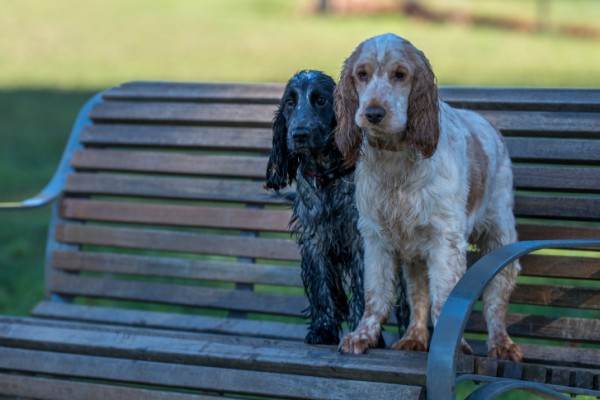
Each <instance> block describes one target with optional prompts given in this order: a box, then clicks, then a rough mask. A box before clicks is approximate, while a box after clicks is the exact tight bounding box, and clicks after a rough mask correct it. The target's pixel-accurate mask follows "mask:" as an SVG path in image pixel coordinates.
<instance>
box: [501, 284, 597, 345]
mask: <svg viewBox="0 0 600 400" xmlns="http://www.w3.org/2000/svg"><path fill="white" fill-rule="evenodd" d="M510 302H511V303H518V304H535V305H543V306H554V307H571V308H581V309H590V310H600V289H594V288H583V287H571V286H545V285H528V284H517V287H516V288H515V290H514V292H513V293H512V295H511V297H510ZM599 339H600V338H599Z"/></svg>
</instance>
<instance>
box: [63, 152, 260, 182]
mask: <svg viewBox="0 0 600 400" xmlns="http://www.w3.org/2000/svg"><path fill="white" fill-rule="evenodd" d="M71 165H72V166H73V167H74V168H76V169H79V170H104V171H134V172H149V173H165V174H187V175H207V176H225V177H233V178H254V179H262V180H264V179H265V171H266V169H267V158H266V157H250V156H213V155H196V154H194V155H192V154H182V153H168V152H150V151H144V152H142V151H125V150H78V151H76V152H75V153H74V154H73V158H72V160H71Z"/></svg>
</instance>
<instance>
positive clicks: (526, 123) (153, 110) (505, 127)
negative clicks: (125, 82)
mask: <svg viewBox="0 0 600 400" xmlns="http://www.w3.org/2000/svg"><path fill="white" fill-rule="evenodd" d="M274 112H275V106H274V105H271V104H266V105H263V104H244V105H240V104H215V103H174V102H152V101H151V102H131V101H110V102H105V103H99V104H97V105H95V106H94V108H93V109H92V111H91V112H90V118H91V119H92V120H94V121H96V122H103V121H107V122H135V123H139V122H152V123H161V124H192V125H213V126H248V127H263V128H265V127H270V126H271V125H272V120H273V115H274ZM480 113H481V114H482V115H483V116H484V117H486V118H487V119H488V120H490V122H492V123H493V124H494V125H495V126H497V127H498V129H500V131H502V132H503V133H505V134H508V135H519V134H523V133H525V132H526V133H527V134H528V135H531V134H537V133H544V134H551V135H553V136H556V135H558V136H565V135H569V136H570V135H577V136H579V137H597V136H598V134H600V113H598V114H595V113H582V112H560V113H559V112H540V111H529V112H527V111H490V110H481V111H480Z"/></svg>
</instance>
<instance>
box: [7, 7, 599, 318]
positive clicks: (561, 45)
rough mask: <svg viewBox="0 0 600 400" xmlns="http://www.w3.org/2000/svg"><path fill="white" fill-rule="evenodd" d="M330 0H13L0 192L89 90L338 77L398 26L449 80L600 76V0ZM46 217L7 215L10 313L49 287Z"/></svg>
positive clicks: (41, 180)
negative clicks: (313, 72) (325, 2)
mask: <svg viewBox="0 0 600 400" xmlns="http://www.w3.org/2000/svg"><path fill="white" fill-rule="evenodd" d="M319 3H320V2H319V1H317V0H296V1H292V0H201V1H198V0H176V1H174V0H102V1H100V0H90V1H81V0H55V1H47V0H2V3H1V12H0V38H1V39H0V201H15V200H21V199H23V198H25V197H28V196H31V195H33V194H35V193H36V192H37V191H38V190H39V189H41V188H42V187H43V185H44V184H45V183H46V182H47V181H48V179H49V178H50V177H51V176H52V173H53V172H54V168H55V167H56V165H57V163H58V160H59V158H60V155H61V152H62V148H63V146H64V144H65V142H66V139H67V137H68V134H69V130H70V126H71V124H72V122H73V121H74V118H75V116H76V114H77V112H78V110H79V108H80V107H81V106H82V105H83V103H84V102H85V100H86V99H87V98H89V97H90V96H92V95H93V94H94V93H95V92H97V91H99V90H103V89H105V88H107V87H110V86H112V85H116V84H119V83H121V82H124V81H128V80H177V81H230V82H284V81H285V80H287V78H288V77H289V76H290V75H292V74H293V73H294V72H296V71H297V70H300V69H305V68H314V69H320V70H323V71H325V72H326V73H329V74H331V75H332V76H334V77H335V78H337V77H338V76H339V72H340V67H341V65H342V62H343V61H344V59H345V57H347V56H348V55H349V54H350V52H351V51H352V50H353V49H354V48H355V47H356V45H357V44H358V43H359V42H361V41H362V40H364V39H365V38H367V37H370V36H374V35H377V34H380V33H384V32H394V33H396V34H399V35H400V36H403V37H405V38H407V39H409V40H410V41H412V42H413V43H414V44H415V45H416V46H417V47H419V48H420V49H422V50H423V51H424V52H425V53H426V54H427V56H428V57H429V59H430V61H431V63H432V65H433V68H434V71H435V72H436V75H437V77H438V82H439V83H440V84H441V85H477V86H481V85H483V86H497V85H501V86H539V87H593V88H599V87H600V1H598V0H457V1H454V2H448V1H442V0H421V1H420V4H421V5H422V6H425V7H427V9H428V10H430V11H432V12H433V17H434V18H424V17H423V16H422V17H420V18H419V17H414V16H407V15H405V14H403V13H401V12H398V11H393V10H388V11H385V12H377V13H373V12H366V11H373V10H365V9H359V10H354V11H355V12H349V13H341V12H329V13H325V14H322V13H317V12H315V9H316V6H317V5H318V4H319ZM346 3H348V2H346ZM355 3H360V2H356V1H355ZM370 3H371V6H372V5H373V4H377V3H378V2H377V1H371V2H370ZM393 3H396V5H397V3H399V1H398V0H396V1H395V2H394V1H393V0H391V1H387V2H386V1H383V2H382V4H384V6H383V8H385V7H387V6H389V5H390V4H392V5H394V4H393ZM329 4H330V5H331V7H333V8H335V7H337V8H339V7H341V6H340V4H341V5H342V6H343V4H344V1H343V0H338V1H334V0H331V1H330V2H329ZM544 6H545V7H546V8H543V9H542V8H541V7H544ZM371 8H372V7H371ZM379 11H381V10H379ZM430 17H431V16H430ZM538 26H542V27H543V28H544V29H542V30H537V29H536V28H537V27H538ZM48 219H49V209H48V208H44V209H40V210H34V211H28V212H17V211H11V212H2V213H0V313H2V314H6V313H8V314H16V315H26V314H27V313H28V311H29V310H30V308H31V307H32V306H33V305H34V304H35V303H36V302H37V301H38V300H39V299H41V298H42V296H43V257H44V245H45V236H46V229H47V224H48Z"/></svg>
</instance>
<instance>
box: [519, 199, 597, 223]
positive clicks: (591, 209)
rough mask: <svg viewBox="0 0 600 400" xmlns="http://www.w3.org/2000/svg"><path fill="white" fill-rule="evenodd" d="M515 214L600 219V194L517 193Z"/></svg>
mask: <svg viewBox="0 0 600 400" xmlns="http://www.w3.org/2000/svg"><path fill="white" fill-rule="evenodd" d="M514 211H515V216H517V217H542V218H552V219H575V220H585V221H600V196H589V197H587V196H586V197H583V196H581V197H580V196H567V195H565V196H557V195H533V194H527V195H525V194H517V195H516V196H515V208H514Z"/></svg>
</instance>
